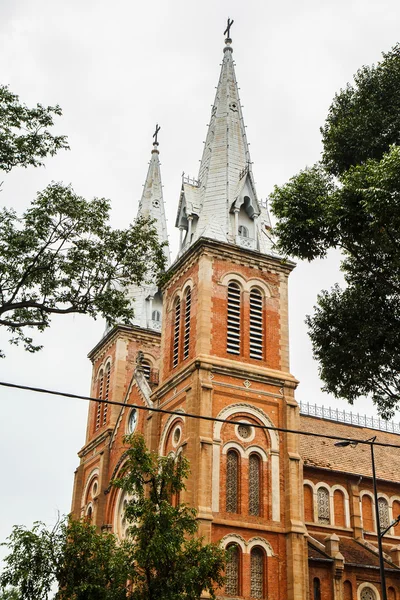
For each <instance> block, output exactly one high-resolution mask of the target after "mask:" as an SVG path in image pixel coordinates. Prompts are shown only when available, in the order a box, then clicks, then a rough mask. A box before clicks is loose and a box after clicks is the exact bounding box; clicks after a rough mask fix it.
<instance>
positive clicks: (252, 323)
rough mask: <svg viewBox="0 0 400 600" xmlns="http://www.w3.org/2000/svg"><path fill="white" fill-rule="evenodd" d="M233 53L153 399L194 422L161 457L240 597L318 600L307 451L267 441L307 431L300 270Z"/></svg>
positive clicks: (191, 197)
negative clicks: (308, 538)
mask: <svg viewBox="0 0 400 600" xmlns="http://www.w3.org/2000/svg"><path fill="white" fill-rule="evenodd" d="M232 53H233V50H232V40H231V38H230V37H227V38H226V40H225V47H224V50H223V62H222V67H221V73H220V77H219V81H218V86H217V91H216V95H215V100H214V103H213V106H212V110H211V117H210V122H209V126H208V132H207V137H206V142H205V146H204V151H203V156H202V159H201V163H200V169H199V174H198V177H197V179H190V178H188V177H185V176H184V177H183V179H182V187H181V191H180V198H179V206H178V215H177V221H176V225H177V227H178V228H179V229H180V240H181V243H180V252H179V255H178V259H177V261H176V262H175V264H174V267H173V275H172V277H171V278H170V280H169V281H168V283H167V285H166V286H165V288H164V290H163V294H164V322H163V339H162V346H161V367H160V382H159V386H158V388H157V389H156V390H155V392H154V395H153V396H154V399H156V400H155V401H156V402H157V404H158V405H159V406H160V407H163V408H167V409H168V410H174V411H178V412H179V413H180V414H179V415H172V416H165V417H164V416H163V417H162V418H161V424H160V427H161V428H160V444H159V452H160V453H161V454H168V453H170V452H174V453H176V454H179V452H183V453H184V455H185V456H186V457H187V458H188V459H189V460H190V465H191V477H190V479H189V482H188V485H187V490H186V493H185V494H183V500H184V501H186V502H188V503H189V504H190V505H192V506H194V507H195V508H196V509H197V510H198V516H199V521H200V533H201V535H204V536H205V538H206V539H207V540H209V541H219V540H222V543H223V544H224V545H225V546H226V547H228V546H232V548H233V550H232V552H231V553H230V559H229V561H228V565H227V584H226V590H225V592H226V595H229V596H244V597H268V598H273V599H276V600H277V599H278V598H279V599H282V600H283V599H291V600H295V599H297V598H305V597H307V575H306V573H307V562H306V560H307V559H306V556H307V551H306V544H305V527H304V524H303V521H302V470H301V462H300V455H299V448H298V442H297V439H296V437H295V436H292V435H290V434H282V433H278V432H276V431H273V430H268V429H262V428H259V427H258V426H260V425H261V426H265V427H281V428H288V429H298V428H299V411H298V405H297V403H296V400H295V398H294V391H295V388H296V385H297V381H296V380H295V378H294V377H293V376H292V375H291V374H290V368H289V339H288V277H289V274H290V272H291V270H292V269H293V267H294V264H293V263H291V262H290V261H288V260H284V259H283V258H281V257H280V256H278V254H277V253H276V252H275V250H274V244H273V239H272V238H271V234H270V220H269V216H268V211H267V207H266V204H264V203H262V202H261V201H260V200H259V198H258V196H257V193H256V189H255V183H254V177H253V172H252V163H251V160H250V153H249V147H248V143H247V139H246V133H245V126H244V121H243V113H242V106H241V103H240V98H239V92H238V87H237V81H236V76H235V68H234V63H233V59H232ZM185 413H194V414H198V415H203V416H207V417H218V418H222V419H227V420H232V421H235V422H238V421H239V422H240V425H237V424H232V425H231V424H229V423H219V422H214V423H213V422H211V421H206V420H204V421H203V420H198V419H192V418H190V417H187V416H185ZM283 565H285V567H286V568H282V566H283ZM251 573H253V574H254V576H253V575H251V577H250V574H251ZM260 574H261V575H260ZM257 577H258V579H257ZM257 586H258V588H257ZM260 586H263V592H262V594H261V593H260ZM265 587H266V588H268V591H267V590H266V589H265ZM257 589H258V591H257Z"/></svg>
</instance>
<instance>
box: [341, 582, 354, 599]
mask: <svg viewBox="0 0 400 600" xmlns="http://www.w3.org/2000/svg"><path fill="white" fill-rule="evenodd" d="M343 600H353V589H352V587H351V583H350V581H348V580H347V581H345V582H344V584H343Z"/></svg>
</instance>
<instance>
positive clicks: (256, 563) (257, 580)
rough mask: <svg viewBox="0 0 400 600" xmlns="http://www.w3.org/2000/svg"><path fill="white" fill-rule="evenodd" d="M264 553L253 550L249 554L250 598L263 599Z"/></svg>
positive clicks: (257, 549) (259, 549) (256, 549)
mask: <svg viewBox="0 0 400 600" xmlns="http://www.w3.org/2000/svg"><path fill="white" fill-rule="evenodd" d="M264 556H265V555H264V552H263V550H262V549H261V548H253V549H252V551H251V554H250V596H251V597H252V598H264V564H265V558H264Z"/></svg>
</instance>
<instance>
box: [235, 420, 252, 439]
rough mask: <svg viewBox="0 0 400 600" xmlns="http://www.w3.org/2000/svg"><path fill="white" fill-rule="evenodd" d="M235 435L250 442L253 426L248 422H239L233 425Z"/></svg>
mask: <svg viewBox="0 0 400 600" xmlns="http://www.w3.org/2000/svg"><path fill="white" fill-rule="evenodd" d="M235 431H236V435H237V436H238V438H239V439H241V440H245V441H246V442H251V440H252V439H254V436H255V430H254V427H252V426H251V424H250V423H246V422H244V423H240V425H236V426H235Z"/></svg>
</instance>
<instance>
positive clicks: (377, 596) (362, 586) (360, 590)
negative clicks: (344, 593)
mask: <svg viewBox="0 0 400 600" xmlns="http://www.w3.org/2000/svg"><path fill="white" fill-rule="evenodd" d="M364 588H371V589H372V591H373V592H375V595H376V600H380V598H381V595H380V593H379V592H378V589H377V588H376V587H375V586H374V584H373V583H370V582H369V581H364V582H363V583H361V584H360V585H359V586H358V588H357V600H361V592H362V591H363V589H364Z"/></svg>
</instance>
